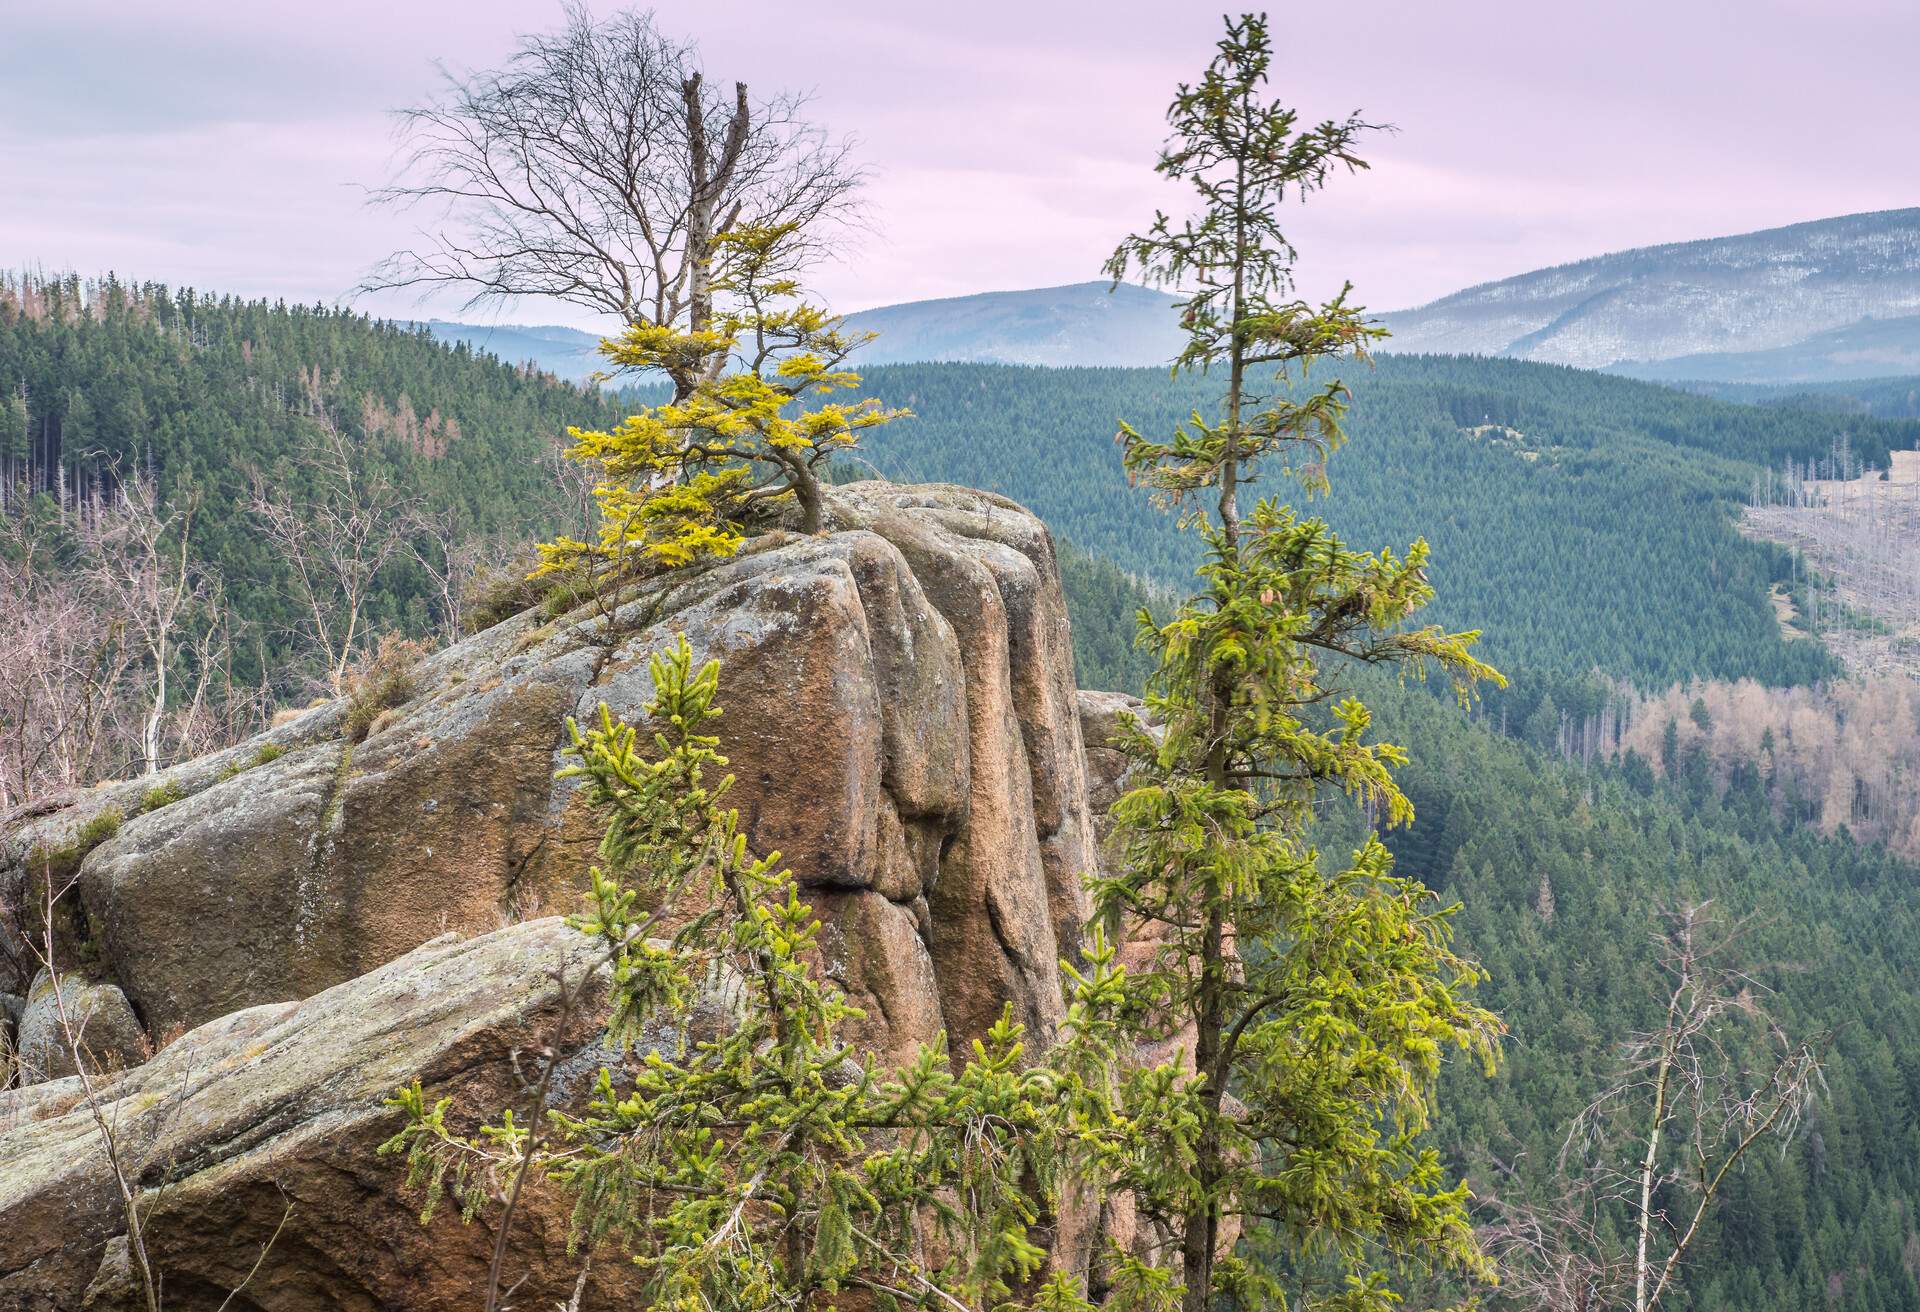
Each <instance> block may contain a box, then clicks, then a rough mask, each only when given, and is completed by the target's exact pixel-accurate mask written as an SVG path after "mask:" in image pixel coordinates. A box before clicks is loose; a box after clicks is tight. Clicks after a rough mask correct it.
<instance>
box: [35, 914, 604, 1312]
mask: <svg viewBox="0 0 1920 1312" xmlns="http://www.w3.org/2000/svg"><path fill="white" fill-rule="evenodd" d="M600 959H601V954H600V953H599V952H598V951H596V948H595V945H594V944H593V942H592V941H591V940H589V939H587V938H586V937H585V936H584V935H581V934H579V933H576V932H575V931H573V930H570V929H567V928H566V927H565V926H564V924H562V922H561V921H560V920H559V919H558V918H548V919H544V920H538V921H530V922H525V923H522V924H518V925H514V926H510V927H508V928H506V929H501V930H497V931H495V932H493V933H491V934H486V935H483V936H480V937H478V938H473V939H468V940H464V941H463V940H457V939H455V938H454V936H452V935H447V936H445V937H443V938H440V939H436V940H434V941H433V942H430V943H428V944H426V945H423V946H421V947H419V948H416V949H415V950H414V951H412V952H411V953H408V954H407V955H405V956H403V957H401V958H400V959H399V960H397V961H394V962H391V963H389V964H388V965H386V966H383V967H381V968H380V969H378V970H375V971H373V972H372V973H370V974H368V975H365V976H363V977H362V978H360V979H356V980H354V981H352V982H350V983H346V984H342V985H338V986H336V987H334V988H331V989H328V990H326V991H324V992H322V993H320V994H318V995H317V996H315V997H312V998H309V999H307V1000H306V1001H304V1002H281V1003H270V1004H266V1005H263V1006H258V1007H252V1008H248V1009H245V1010H242V1011H238V1012H235V1013H233V1014H232V1015H229V1016H226V1017H223V1018H222V1019H220V1020H217V1021H213V1022H211V1023H210V1024H207V1025H204V1026H201V1027H200V1028H198V1029H195V1030H193V1031H190V1032H189V1033H187V1034H186V1035H184V1036H182V1037H180V1038H179V1039H177V1040H175V1041H174V1042H173V1043H171V1044H169V1045H168V1046H167V1047H166V1048H165V1049H164V1050H163V1051H161V1052H160V1053H159V1054H158V1055H157V1056H155V1057H154V1058H153V1059H152V1060H151V1061H149V1062H147V1063H146V1064H145V1065H142V1066H139V1067H136V1068H134V1069H132V1070H129V1071H126V1072H122V1073H119V1074H114V1075H103V1076H98V1077H96V1078H95V1080H94V1087H95V1098H96V1100H97V1104H98V1105H97V1108H95V1107H92V1106H89V1105H88V1102H87V1100H86V1098H85V1096H84V1093H83V1090H82V1089H81V1088H80V1081H79V1080H78V1079H77V1078H68V1079H64V1080H56V1081H53V1082H50V1083H43V1084H39V1085H36V1086H33V1087H31V1088H27V1089H24V1090H14V1091H12V1092H10V1093H4V1092H0V1163H4V1169H0V1308H5V1309H8V1312H70V1310H71V1309H76V1308H80V1307H83V1306H84V1307H89V1308H97V1309H101V1312H118V1309H122V1308H125V1309H129V1310H131V1309H133V1308H135V1307H138V1306H140V1303H139V1299H138V1286H137V1284H135V1283H134V1282H133V1280H132V1277H131V1268H130V1266H129V1264H128V1252H127V1244H126V1239H125V1234H126V1229H127V1227H126V1219H125V1207H124V1204H123V1202H122V1199H121V1195H120V1193H119V1190H118V1188H117V1186H116V1184H115V1181H114V1162H115V1159H117V1161H118V1164H119V1166H120V1168H121V1170H122V1171H124V1173H125V1175H126V1177H127V1178H128V1180H129V1181H131V1182H132V1185H133V1188H134V1189H135V1190H136V1192H137V1194H138V1198H139V1201H140V1205H141V1209H142V1214H143V1215H144V1216H146V1217H148V1222H147V1247H148V1251H149V1254H150V1257H151V1260H152V1263H153V1265H154V1268H155V1269H156V1271H157V1273H158V1275H159V1277H160V1279H161V1281H162V1284H163V1290H164V1294H165V1299H166V1306H167V1307H168V1308H169V1309H172V1310H173V1312H199V1310H205V1312H212V1309H216V1308H221V1307H239V1308H252V1309H257V1310H259V1309H264V1310H270V1312H304V1310H305V1309H322V1308H325V1309H396V1310H398V1309H407V1310H408V1312H441V1310H443V1309H444V1310H445V1312H454V1310H455V1309H460V1310H462V1312H464V1310H465V1309H468V1308H471V1307H473V1306H474V1305H475V1300H476V1299H477V1297H478V1296H479V1295H478V1291H481V1290H484V1289H485V1287H486V1271H487V1265H488V1260H489V1257H490V1248H491V1245H492V1241H493V1233H492V1230H491V1228H490V1227H488V1226H485V1225H472V1226H463V1225H462V1224H461V1223H460V1221H459V1218H458V1216H457V1215H455V1213H457V1211H458V1209H457V1208H444V1209H442V1211H441V1214H440V1215H439V1216H437V1217H436V1219H435V1220H434V1222H433V1224H432V1225H430V1226H427V1227H422V1226H421V1224H420V1220H419V1211H420V1204H421V1199H420V1196H419V1195H418V1194H409V1193H405V1192H403V1191H402V1189H401V1187H400V1185H401V1171H400V1170H399V1169H398V1167H397V1166H396V1164H395V1162H394V1160H393V1159H392V1158H390V1157H382V1156H380V1155H378V1153H377V1152H376V1149H377V1147H378V1145H379V1144H380V1143H381V1142H382V1141H383V1140H384V1139H386V1138H387V1137H388V1136H390V1135H391V1134H392V1133H393V1132H394V1130H395V1129H396V1128H398V1125H399V1119H398V1115H397V1113H395V1112H394V1111H393V1110H392V1109H391V1108H388V1107H385V1106H383V1105H382V1104H383V1101H384V1099H385V1098H386V1097H387V1096H388V1095H389V1094H391V1093H392V1091H393V1090H394V1089H395V1088H396V1087H398V1086H401V1085H404V1084H407V1083H410V1082H411V1081H413V1080H415V1079H418V1080H420V1082H421V1083H422V1085H423V1086H424V1088H425V1089H426V1090H427V1091H428V1092H429V1094H431V1095H435V1096H450V1097H452V1098H454V1099H455V1105H456V1107H457V1108H458V1109H459V1113H456V1114H461V1113H468V1114H470V1113H473V1112H477V1111H479V1110H482V1109H498V1108H501V1107H505V1106H510V1105H515V1104H516V1103H518V1105H521V1106H522V1107H523V1108H524V1106H525V1095H524V1093H522V1092H521V1086H520V1084H519V1083H518V1081H517V1077H516V1072H515V1066H514V1061H513V1058H514V1054H515V1053H516V1052H520V1053H524V1052H526V1051H528V1050H534V1049H538V1048H540V1047H542V1046H545V1045H553V1046H554V1048H555V1050H556V1051H557V1052H559V1053H560V1054H561V1056H562V1058H563V1063H562V1066H561V1071H562V1078H561V1079H560V1080H558V1081H556V1092H555V1094H554V1098H555V1100H556V1101H560V1100H568V1099H574V1098H578V1097H579V1096H580V1094H581V1092H582V1091H583V1090H584V1088H585V1087H586V1084H587V1082H588V1081H589V1080H590V1078H591V1073H592V1071H593V1070H594V1069H597V1067H598V1065H599V1064H600V1063H601V1062H603V1061H607V1060H613V1058H612V1057H611V1055H610V1054H609V1053H608V1052H607V1051H606V1050H605V1049H603V1048H601V1047H599V1046H597V1044H598V1040H599V1036H600V1035H601V1033H602V1031H603V1027H604V1020H605V1017H604V1014H603V1013H604V1008H603V1006H602V1002H601V1000H602V999H603V997H604V990H603V989H602V990H595V989H593V988H589V989H588V990H587V991H586V998H587V1005H585V1006H583V1007H581V1008H578V1009H576V1010H575V1011H574V1012H573V1013H572V1015H571V1020H570V1025H569V1028H568V1029H567V1030H566V1031H565V1032H564V1033H563V1032H559V1020H560V1018H561V1015H562V1012H563V1008H562V1007H561V1005H560V996H561V993H560V990H561V985H560V983H559V982H558V981H559V977H561V976H562V975H564V976H566V977H567V978H569V979H570V981H572V982H573V983H576V984H577V983H579V982H580V981H582V980H591V979H592V978H593V977H594V972H595V970H596V968H597V967H598V966H599V962H600ZM96 1110H97V1113H98V1115H97V1117H96ZM102 1121H104V1122H105V1123H106V1124H108V1125H109V1126H111V1127H112V1131H113V1142H114V1145H115V1152H114V1156H113V1158H112V1159H110V1158H109V1156H108V1154H107V1152H106V1151H105V1150H104V1141H103V1139H102V1135H101V1131H100V1124H101V1122H102ZM463 1128H468V1127H465V1126H464V1125H463ZM519 1215H520V1218H521V1219H520V1220H519V1222H518V1224H517V1225H516V1226H515V1228H514V1230H513V1232H512V1233H513V1243H512V1247H511V1250H510V1252H509V1256H508V1259H507V1264H506V1268H505V1269H506V1271H507V1272H508V1280H509V1281H516V1280H519V1279H520V1278H521V1276H523V1275H525V1276H526V1277H527V1281H526V1283H525V1284H524V1285H522V1287H521V1289H520V1291H519V1293H518V1294H517V1296H516V1300H515V1301H516V1305H517V1306H522V1307H553V1306H555V1305H557V1304H559V1303H563V1302H565V1300H566V1299H567V1297H568V1296H569V1295H570V1294H571V1292H572V1290H573V1287H574V1282H575V1280H576V1279H577V1278H578V1275H579V1272H580V1270H581V1262H580V1260H579V1259H578V1258H577V1257H573V1256H569V1255H568V1253H567V1251H566V1249H567V1245H566V1228H567V1226H566V1220H567V1207H566V1204H565V1200H563V1199H561V1198H559V1197H558V1196H556V1195H551V1194H549V1193H548V1192H547V1191H546V1189H545V1187H544V1186H542V1185H540V1184H538V1183H535V1184H534V1186H533V1189H532V1193H531V1195H530V1196H529V1200H528V1205H527V1206H526V1207H525V1208H524V1209H523V1210H522V1211H521V1213H520V1214H519ZM256 1263H258V1269H257V1270H255V1269H254V1268H255V1264H256ZM250 1272H251V1275H249V1273H250ZM629 1272H630V1268H629V1267H628V1266H627V1265H626V1264H625V1263H623V1262H621V1261H620V1260H618V1258H617V1256H614V1257H609V1258H608V1260H606V1261H604V1262H601V1263H598V1264H597V1265H596V1266H595V1267H594V1268H593V1269H592V1271H590V1273H589V1275H588V1282H589V1283H588V1288H589V1293H590V1297H589V1299H588V1300H587V1302H586V1306H617V1305H619V1303H618V1300H619V1296H620V1295H621V1294H622V1293H623V1292H624V1291H623V1286H624V1282H625V1281H627V1280H628V1278H629ZM235 1290H239V1291H240V1292H239V1293H238V1294H237V1295H234V1296H233V1299H232V1302H231V1303H227V1302H225V1301H224V1300H226V1299H227V1298H228V1296H229V1295H230V1294H233V1292H234V1291H235Z"/></svg>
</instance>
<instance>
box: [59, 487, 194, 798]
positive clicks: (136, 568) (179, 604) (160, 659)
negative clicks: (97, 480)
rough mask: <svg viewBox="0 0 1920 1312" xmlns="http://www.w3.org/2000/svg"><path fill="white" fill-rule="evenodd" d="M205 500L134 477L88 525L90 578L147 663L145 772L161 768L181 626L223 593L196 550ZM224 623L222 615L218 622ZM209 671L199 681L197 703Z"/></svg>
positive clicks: (84, 534)
mask: <svg viewBox="0 0 1920 1312" xmlns="http://www.w3.org/2000/svg"><path fill="white" fill-rule="evenodd" d="M197 509H198V506H197V499H196V498H195V497H193V496H188V497H186V498H184V499H182V500H181V501H179V502H176V503H172V504H168V503H165V502H163V501H162V500H161V497H160V494H159V491H158V489H157V488H155V486H154V484H153V481H152V480H151V479H149V478H146V477H145V476H144V475H138V474H136V475H135V476H133V477H131V478H128V479H126V480H125V481H124V482H122V483H121V484H120V486H119V490H118V492H117V494H116V495H115V497H114V500H113V502H112V504H111V505H110V506H109V507H108V508H107V509H106V510H105V511H104V512H103V513H101V514H99V515H96V516H94V517H93V518H92V519H90V520H88V521H87V522H86V523H85V526H84V527H83V528H82V530H81V539H82V541H83V543H84V545H85V547H86V549H87V550H88V552H89V554H90V555H91V556H92V561H91V563H90V565H89V567H88V570H87V578H88V582H89V584H90V585H91V587H92V590H93V591H94V592H95V594H96V595H98V596H99V597H100V598H101V599H102V600H103V601H104V602H105V604H106V605H107V606H108V607H109V608H110V610H111V611H112V612H113V613H114V614H115V615H117V616H119V617H120V618H121V619H123V620H124V621H125V623H126V628H127V634H128V639H129V641H130V643H131V645H132V646H133V647H134V648H135V649H136V651H137V652H138V653H139V656H140V659H141V660H142V661H143V662H144V665H145V679H146V686H145V690H144V691H145V696H144V698H143V701H144V703H145V708H144V713H143V714H142V716H141V723H140V740H139V752H140V760H141V764H142V771H143V773H145V774H150V775H151V774H156V773H158V772H159V770H160V765H161V755H162V731H163V729H164V728H165V726H166V722H167V715H168V709H169V701H170V699H171V698H172V695H173V690H172V688H171V687H170V686H169V679H170V678H171V676H172V673H173V670H174V666H175V665H176V663H178V661H179V658H180V655H181V653H180V650H179V649H180V646H181V630H182V629H183V628H184V627H185V626H186V625H187V624H188V623H189V622H190V621H191V620H192V619H193V618H194V617H195V612H197V611H203V610H205V609H206V608H207V607H208V606H209V605H210V604H211V603H212V602H213V600H214V598H215V597H216V596H217V595H218V592H219V589H218V584H217V580H215V578H214V577H213V575H212V573H211V571H210V570H208V569H207V568H206V567H205V566H203V565H200V564H198V563H196V562H195V561H194V559H193V556H192V552H191V545H192V536H193V517H194V513H195V511H196V510H197ZM215 623H216V624H217V620H216V621H215ZM207 674H208V672H207V671H204V670H202V671H199V672H198V678H197V680H196V684H195V686H194V689H193V690H194V699H193V700H194V701H195V703H196V704H197V703H198V702H199V701H200V700H201V698H202V697H203V696H204V694H205V691H206V676H207Z"/></svg>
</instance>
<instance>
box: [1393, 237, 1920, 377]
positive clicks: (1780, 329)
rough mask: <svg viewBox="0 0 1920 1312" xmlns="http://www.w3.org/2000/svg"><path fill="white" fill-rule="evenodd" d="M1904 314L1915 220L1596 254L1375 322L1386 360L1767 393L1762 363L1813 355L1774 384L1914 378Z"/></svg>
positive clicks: (1916, 243) (1917, 344) (1914, 258)
mask: <svg viewBox="0 0 1920 1312" xmlns="http://www.w3.org/2000/svg"><path fill="white" fill-rule="evenodd" d="M1914 316H1920V209H1904V210H1883V211H1880V212H1877V213H1872V214H1850V215H1846V216H1844V217H1841V218H1834V219H1821V220H1818V221H1816V222H1812V223H1796V224H1793V225H1791V226H1789V227H1784V228H1769V229H1767V230H1765V231H1763V232H1750V233H1745V234H1742V235H1740V236H1736V237H1715V238H1709V239H1707V240H1704V241H1690V242H1679V243H1675V244H1672V245H1666V246H1647V247H1642V248H1640V249H1638V250H1629V251H1620V252H1618V253H1616V254H1612V255H1601V256H1596V257H1595V258H1593V259H1588V260H1581V261H1579V262H1577V263H1574V264H1563V265H1559V266H1557V267H1555V268H1551V269H1539V270H1536V271H1534V272H1532V273H1525V274H1521V275H1520V276H1518V277H1515V278H1506V279H1503V280H1501V281H1499V282H1491V283H1485V284H1482V285H1481V286H1478V287H1469V288H1467V289H1466V290H1465V291H1459V292H1455V293H1453V294H1452V295H1451V296H1445V297H1442V298H1441V299H1439V300H1437V301H1434V302H1433V303H1431V304H1429V305H1424V306H1421V307H1419V308H1418V309H1413V310H1403V311H1399V312H1397V313H1394V314H1389V315H1387V316H1386V322H1387V326H1388V327H1390V328H1391V329H1392V330H1393V334H1394V336H1393V340H1392V342H1391V343H1389V347H1390V349H1392V350H1396V351H1406V352H1415V351H1422V352H1445V353H1454V354H1475V355H1506V356H1514V357H1517V358H1520V359H1525V360H1540V361H1546V362H1550V363H1555V364H1570V365H1577V366H1580V367H1582V368H1588V369H1602V368H1606V367H1608V366H1624V365H1625V364H1626V362H1637V363H1635V364H1634V366H1633V367H1632V368H1631V369H1630V370H1629V369H1625V368H1623V370H1622V371H1623V372H1635V373H1638V374H1639V375H1640V376H1643V377H1662V378H1683V377H1684V378H1698V377H1716V378H1739V379H1741V380H1750V381H1766V380H1767V379H1768V378H1769V377H1771V378H1773V379H1774V380H1782V379H1783V376H1782V375H1781V374H1779V373H1778V372H1777V370H1778V368H1779V360H1780V359H1781V358H1784V357H1776V356H1773V355H1772V354H1771V353H1776V352H1780V351H1781V350H1782V348H1791V349H1789V350H1787V352H1786V355H1788V356H1791V355H1793V354H1795V353H1796V352H1798V351H1801V350H1803V349H1804V350H1806V351H1809V352H1812V353H1813V354H1816V355H1820V356H1821V357H1822V358H1821V359H1819V360H1810V361H1806V362H1803V363H1802V364H1801V366H1800V368H1801V369H1802V370H1803V372H1801V373H1799V374H1796V375H1791V376H1786V377H1789V378H1793V379H1800V380H1811V379H1830V378H1838V377H1863V376H1866V375H1869V374H1879V375H1885V374H1890V373H1897V372H1900V371H1902V370H1904V369H1909V368H1914V367H1920V366H1916V365H1914V364H1913V363H1911V362H1910V361H1912V359H1913V358H1914V357H1913V353H1914V352H1915V351H1916V350H1920V320H1916V319H1915V318H1914ZM1902 319H1905V320H1907V325H1906V326H1905V327H1896V326H1894V325H1896V324H1897V323H1898V321H1900V320H1902ZM1837 330H1844V331H1839V332H1838V335H1837V336H1835V334H1836V331H1837ZM1829 338H1831V339H1832V340H1829ZM1809 339H1816V340H1813V341H1809ZM1803 343H1804V344H1805V346H1804V348H1803V346H1802V344H1803ZM1734 356H1740V357H1749V358H1746V359H1744V360H1735V359H1731V358H1730V357H1734ZM1760 356H1766V357H1767V358H1757V357H1760ZM1703 357H1713V360H1712V361H1709V360H1708V359H1705V358H1703ZM1682 358H1685V359H1686V361H1687V362H1686V364H1685V365H1684V367H1682V366H1681V365H1680V364H1679V363H1677V362H1678V361H1679V360H1680V359H1682Z"/></svg>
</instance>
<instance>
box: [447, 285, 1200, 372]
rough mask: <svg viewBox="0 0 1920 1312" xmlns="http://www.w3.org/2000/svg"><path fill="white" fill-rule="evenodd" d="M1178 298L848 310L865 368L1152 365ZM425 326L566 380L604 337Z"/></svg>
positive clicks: (1109, 296)
mask: <svg viewBox="0 0 1920 1312" xmlns="http://www.w3.org/2000/svg"><path fill="white" fill-rule="evenodd" d="M1173 304H1174V298H1173V297H1171V296H1168V295H1165V294H1164V293H1161V292H1156V291H1149V290H1148V289H1146V288H1144V287H1135V286H1132V285H1131V284H1128V283H1122V284H1121V285H1120V286H1118V287H1116V288H1114V289H1113V290H1112V292H1111V293H1109V291H1108V289H1107V284H1106V283H1104V282H1082V283H1074V284H1072V285H1071V286H1067V287H1037V288H1033V289H1031V290H1028V291H1015V292H983V293H981V294H979V295H977V296H953V297H947V298H944V299H941V300H935V301H909V302H907V303H905V304H902V305H884V306H881V307H879V308H878V309H873V310H862V311H860V312H859V313H858V314H854V315H850V316H849V321H850V322H851V324H852V326H853V327H855V328H857V329H860V330H862V331H865V332H874V333H879V334H880V336H879V339H878V340H876V341H875V342H874V343H873V344H872V345H871V346H869V347H867V348H865V349H864V350H863V351H861V353H860V357H859V358H860V362H861V363H862V364H894V363H902V362H912V363H921V362H926V361H936V360H951V361H963V362H968V363H976V364H1040V365H1155V364H1164V363H1166V362H1167V361H1169V360H1171V359H1172V358H1173V356H1174V354H1175V353H1176V352H1177V351H1178V350H1179V349H1180V343H1181V337H1180V331H1179V328H1178V325H1176V324H1175V322H1174V318H1173V312H1172V306H1173ZM427 327H428V328H429V329H430V330H431V331H432V332H433V335H434V336H435V337H438V338H440V339H441V340H442V341H447V342H466V343H467V344H468V345H469V346H471V347H473V348H474V349H475V350H479V351H489V352H491V353H493V354H494V355H497V356H499V357H500V358H501V359H502V360H504V361H506V362H507V363H509V364H522V363H525V362H526V361H528V360H531V361H533V362H534V363H535V364H537V365H538V366H539V367H540V368H542V369H545V370H547V371H548V372H550V373H554V374H557V375H559V376H560V377H562V378H569V379H573V380H576V381H578V380H580V379H583V378H585V377H586V376H587V375H588V374H589V373H591V372H593V371H594V370H595V369H597V368H599V367H600V366H601V364H602V361H601V360H600V358H599V357H598V356H597V355H596V354H595V352H594V348H595V347H597V346H598V345H599V338H597V337H595V336H594V335H593V334H591V333H585V332H581V331H580V330H579V329H577V328H559V327H541V328H529V327H524V326H522V325H519V324H492V325H489V324H469V323H450V322H447V321H445V320H440V319H435V320H432V321H430V322H428V324H427Z"/></svg>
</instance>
